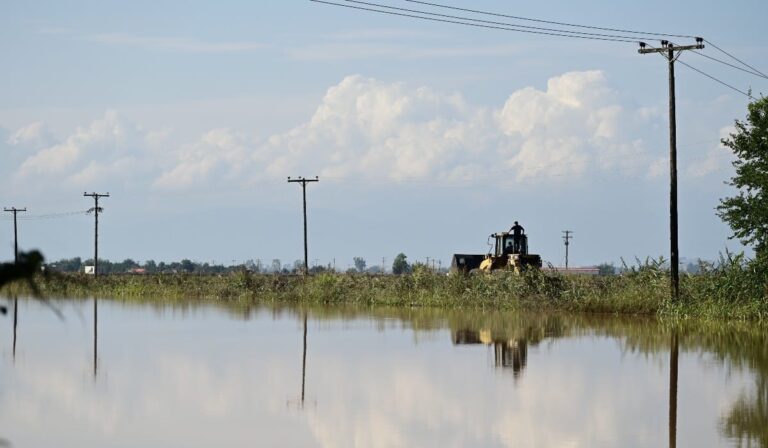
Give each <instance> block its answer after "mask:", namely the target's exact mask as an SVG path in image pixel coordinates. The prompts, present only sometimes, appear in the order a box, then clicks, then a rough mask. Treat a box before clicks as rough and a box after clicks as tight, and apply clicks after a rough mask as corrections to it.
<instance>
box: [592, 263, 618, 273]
mask: <svg viewBox="0 0 768 448" xmlns="http://www.w3.org/2000/svg"><path fill="white" fill-rule="evenodd" d="M597 269H599V271H600V275H616V266H614V265H613V263H611V264H608V263H603V264H599V265H598V266H597Z"/></svg>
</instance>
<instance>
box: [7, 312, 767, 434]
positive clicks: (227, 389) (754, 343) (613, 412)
mask: <svg viewBox="0 0 768 448" xmlns="http://www.w3.org/2000/svg"><path fill="white" fill-rule="evenodd" d="M0 302H4V303H5V304H6V305H8V314H6V315H4V316H1V317H0V328H2V330H1V331H2V338H0V354H1V356H2V358H1V359H0V363H1V364H0V365H1V366H2V367H1V369H2V375H0V422H2V423H1V424H0V439H1V441H2V444H4V446H14V447H51V446H77V447H128V446H143V447H167V446H184V447H208V446H228V447H240V446H292V447H352V446H359V447H393V446H403V447H421V446H488V447H496V446H498V447H513V446H515V447H518V446H522V447H595V446H605V447H612V446H625V447H649V446H653V447H659V446H681V447H684V446H697V447H720V446H723V447H730V446H756V447H766V446H768V429H766V428H767V427H768V420H767V418H768V344H766V342H768V341H767V338H766V336H765V331H764V329H763V328H760V327H757V326H754V325H736V324H734V325H724V324H701V323H685V324H676V325H672V324H669V323H665V322H659V321H658V320H657V319H646V318H638V317H630V318H627V317H608V316H584V315H576V316H574V315H565V314H552V315H542V314H525V313H516V312H478V311H450V310H436V309H388V308H374V309H360V308H333V307H326V308H323V307H317V308H288V307H267V306H265V307H244V306H238V307H219V306H210V305H186V306H179V305H167V306H166V305H140V304H126V303H120V302H115V301H99V302H98V303H96V302H94V301H93V300H88V301H75V300H72V301H55V302H52V303H50V304H46V303H42V302H39V301H31V300H22V299H19V300H18V306H17V308H18V309H17V312H16V313H14V304H13V300H6V299H2V300H0ZM14 314H15V316H14ZM14 324H15V325H14Z"/></svg>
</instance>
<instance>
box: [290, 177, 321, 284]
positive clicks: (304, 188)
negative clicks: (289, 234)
mask: <svg viewBox="0 0 768 448" xmlns="http://www.w3.org/2000/svg"><path fill="white" fill-rule="evenodd" d="M288 182H289V183H300V184H301V193H302V198H303V199H304V274H305V275H306V274H308V273H309V263H308V261H309V256H308V251H307V184H308V183H310V182H320V179H319V178H318V177H317V176H315V178H314V179H305V178H303V177H299V178H298V179H291V178H290V176H289V177H288Z"/></svg>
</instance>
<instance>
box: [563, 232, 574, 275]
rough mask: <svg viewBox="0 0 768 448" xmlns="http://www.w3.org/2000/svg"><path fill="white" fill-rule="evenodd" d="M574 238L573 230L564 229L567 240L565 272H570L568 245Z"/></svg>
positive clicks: (565, 239)
mask: <svg viewBox="0 0 768 448" xmlns="http://www.w3.org/2000/svg"><path fill="white" fill-rule="evenodd" d="M572 239H573V230H563V241H564V242H565V272H568V246H570V245H571V240H572Z"/></svg>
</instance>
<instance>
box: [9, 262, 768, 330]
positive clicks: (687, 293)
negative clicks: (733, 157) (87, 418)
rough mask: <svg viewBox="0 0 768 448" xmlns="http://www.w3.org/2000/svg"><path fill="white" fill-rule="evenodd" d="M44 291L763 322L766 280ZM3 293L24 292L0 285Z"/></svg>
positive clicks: (155, 283)
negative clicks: (677, 292)
mask: <svg viewBox="0 0 768 448" xmlns="http://www.w3.org/2000/svg"><path fill="white" fill-rule="evenodd" d="M36 283H37V285H38V287H39V292H40V293H41V294H42V295H44V296H46V297H70V298H80V297H91V296H96V297H104V298H116V299H123V300H136V301H171V302H178V301H190V300H192V301H227V302H239V303H286V304H290V303H304V304H350V305H365V306H370V305H379V306H396V307H414V306H417V307H441V308H468V309H533V310H565V311H575V312H598V313H613V314H646V315H659V316H670V317H696V318H705V319H737V320H768V283H767V282H766V279H765V277H764V276H763V275H761V274H760V273H759V272H757V271H754V270H752V269H750V268H749V267H748V266H747V265H744V264H743V263H738V262H733V263H724V264H721V266H720V267H719V268H717V269H711V270H709V271H707V272H704V273H702V274H699V275H691V276H683V277H682V279H681V294H682V297H681V300H680V301H679V302H675V303H673V302H671V301H670V300H669V296H670V289H669V276H668V273H667V272H665V271H664V270H663V269H660V268H658V267H656V266H653V265H646V266H641V267H638V268H635V269H632V270H631V271H629V272H627V273H625V274H623V275H620V276H605V277H584V276H572V275H562V274H556V273H542V272H530V273H527V274H525V275H522V276H516V275H511V274H507V273H498V274H494V275H490V276H484V275H472V276H461V275H456V276H453V275H452V276H445V275H437V274H434V273H431V272H429V271H426V270H417V271H416V272H415V273H413V274H410V275H404V276H366V275H343V274H322V275H316V276H311V277H297V276H275V275H257V274H249V273H246V272H242V273H237V274H231V275H225V276H197V275H184V274H175V275H147V276H103V277H100V278H98V279H94V278H92V277H90V276H85V275H47V276H41V277H39V278H38V279H37V281H36ZM3 293H4V294H5V295H10V294H19V295H29V294H30V293H31V291H29V289H28V286H27V285H26V284H24V283H15V284H11V285H9V286H6V287H5V289H4V290H3Z"/></svg>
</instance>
